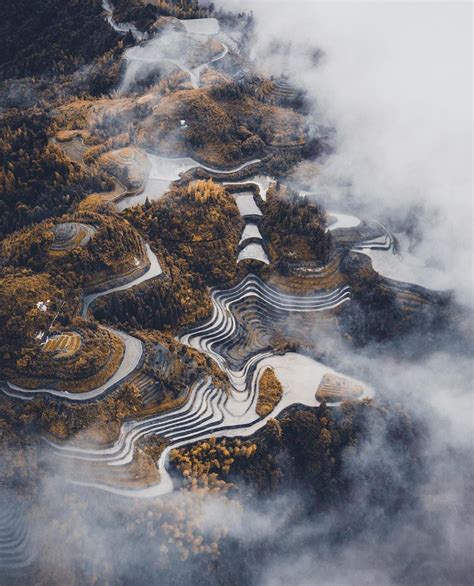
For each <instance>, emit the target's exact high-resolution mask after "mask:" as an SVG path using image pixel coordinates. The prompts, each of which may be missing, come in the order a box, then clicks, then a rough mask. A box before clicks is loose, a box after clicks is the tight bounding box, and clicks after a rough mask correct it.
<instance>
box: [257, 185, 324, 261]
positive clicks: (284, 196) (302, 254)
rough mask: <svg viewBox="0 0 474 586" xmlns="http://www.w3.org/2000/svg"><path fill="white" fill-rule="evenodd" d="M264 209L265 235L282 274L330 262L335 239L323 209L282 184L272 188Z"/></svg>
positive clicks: (263, 227)
mask: <svg viewBox="0 0 474 586" xmlns="http://www.w3.org/2000/svg"><path fill="white" fill-rule="evenodd" d="M263 208H264V216H263V221H262V233H263V234H264V236H265V237H266V238H267V241H268V243H269V248H270V251H271V253H272V256H273V257H274V260H278V261H279V266H280V270H282V271H285V270H287V269H288V266H289V265H290V264H291V263H292V262H298V261H305V260H310V261H315V262H316V263H318V264H319V265H324V264H325V263H327V262H328V260H329V255H330V253H331V250H332V238H331V233H330V232H328V231H327V230H326V227H327V224H326V212H325V211H324V210H323V208H321V207H320V206H318V205H317V204H316V203H313V202H310V201H309V199H308V198H307V197H303V196H300V195H299V194H298V193H297V192H294V191H292V190H290V189H288V188H287V187H284V186H282V185H280V184H278V185H276V186H275V187H271V188H270V190H269V191H268V194H267V201H266V202H265V204H264V205H263Z"/></svg>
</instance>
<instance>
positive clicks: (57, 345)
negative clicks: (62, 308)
mask: <svg viewBox="0 0 474 586" xmlns="http://www.w3.org/2000/svg"><path fill="white" fill-rule="evenodd" d="M80 347H81V336H80V334H78V333H76V332H66V333H65V334H59V335H57V336H51V338H48V339H47V340H46V342H45V344H44V345H43V352H48V353H49V352H51V353H52V354H54V357H55V358H58V359H60V358H69V357H71V356H74V354H76V352H77V351H78V350H79V348H80Z"/></svg>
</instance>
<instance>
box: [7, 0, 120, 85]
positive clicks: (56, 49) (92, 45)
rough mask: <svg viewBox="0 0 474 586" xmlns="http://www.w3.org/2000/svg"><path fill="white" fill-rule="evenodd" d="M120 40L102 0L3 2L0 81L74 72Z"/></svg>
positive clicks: (22, 0) (12, 0)
mask: <svg viewBox="0 0 474 586" xmlns="http://www.w3.org/2000/svg"><path fill="white" fill-rule="evenodd" d="M84 39H87V43H85V42H84ZM119 39H120V36H119V35H118V34H117V33H116V32H115V31H114V30H113V29H112V28H111V27H110V25H109V24H108V23H107V22H106V20H105V19H104V17H103V8H102V2H101V0H68V1H67V2H64V1H63V0H42V1H41V2H33V3H32V2H30V1H29V0H4V1H3V2H2V3H1V7H0V79H6V78H9V77H26V76H38V75H44V74H45V75H49V76H57V75H64V74H70V73H72V72H74V71H76V70H77V69H78V68H79V67H81V66H84V65H86V64H88V63H90V62H91V61H92V60H94V59H95V58H97V57H98V56H101V55H103V54H104V53H106V52H107V51H109V50H111V49H112V48H113V47H114V46H115V45H116V44H117V42H118V41H119Z"/></svg>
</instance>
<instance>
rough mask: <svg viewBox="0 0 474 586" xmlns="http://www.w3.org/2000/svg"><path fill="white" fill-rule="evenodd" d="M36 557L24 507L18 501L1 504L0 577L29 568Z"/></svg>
mask: <svg viewBox="0 0 474 586" xmlns="http://www.w3.org/2000/svg"><path fill="white" fill-rule="evenodd" d="M35 555H36V552H35V548H34V546H33V540H32V538H31V533H30V528H29V525H28V521H27V517H26V514H25V509H24V507H23V506H22V505H21V504H20V503H17V502H16V501H11V500H9V501H8V502H0V576H3V577H5V578H6V577H7V576H9V574H10V572H14V571H15V570H20V569H21V568H24V567H26V566H29V565H30V564H31V563H32V562H33V561H34V558H35Z"/></svg>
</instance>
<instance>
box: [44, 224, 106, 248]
mask: <svg viewBox="0 0 474 586" xmlns="http://www.w3.org/2000/svg"><path fill="white" fill-rule="evenodd" d="M95 232H96V229H95V228H94V226H90V225H89V224H81V223H80V222H64V223H63V224H57V225H56V226H54V228H53V233H54V242H53V243H52V244H51V246H50V250H51V251H53V252H68V251H69V250H73V249H74V248H77V247H79V246H85V245H86V244H87V243H88V242H89V241H90V239H91V238H93V237H94V234H95Z"/></svg>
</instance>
